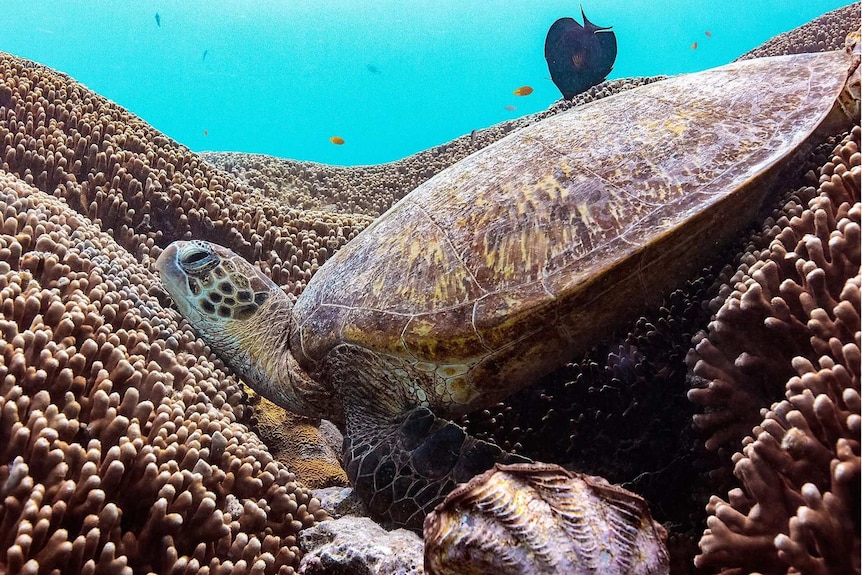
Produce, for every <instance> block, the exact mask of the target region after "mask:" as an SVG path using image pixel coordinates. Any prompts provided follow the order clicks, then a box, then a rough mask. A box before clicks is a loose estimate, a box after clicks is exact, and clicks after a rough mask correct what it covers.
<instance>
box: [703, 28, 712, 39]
mask: <svg viewBox="0 0 862 575" xmlns="http://www.w3.org/2000/svg"><path fill="white" fill-rule="evenodd" d="M704 34H706V37H707V38H712V32H710V31H709V30H707V31H706V32H704Z"/></svg>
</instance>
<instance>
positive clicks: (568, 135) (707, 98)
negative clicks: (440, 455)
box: [298, 52, 849, 411]
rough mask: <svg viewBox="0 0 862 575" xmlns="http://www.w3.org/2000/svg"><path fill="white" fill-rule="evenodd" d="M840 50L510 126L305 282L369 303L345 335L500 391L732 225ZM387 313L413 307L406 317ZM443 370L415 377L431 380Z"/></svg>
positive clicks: (579, 341) (842, 57) (334, 297)
mask: <svg viewBox="0 0 862 575" xmlns="http://www.w3.org/2000/svg"><path fill="white" fill-rule="evenodd" d="M848 64H849V56H847V55H846V54H843V53H841V52H832V53H821V54H804V55H792V56H786V57H776V58H769V59H762V60H750V61H746V62H740V63H738V64H733V65H730V66H725V67H721V68H717V69H714V70H709V71H706V72H701V73H698V74H692V75H687V76H679V77H674V78H670V79H668V80H665V81H662V82H657V83H654V84H650V85H647V86H643V87H640V88H637V89H635V90H632V91H631V92H628V93H621V94H617V95H615V96H611V97H609V98H606V99H603V100H600V101H596V102H592V103H590V104H586V105H583V106H580V107H577V108H573V109H572V110H569V111H567V112H564V113H561V114H558V115H556V116H553V117H551V118H548V119H546V120H543V121H542V122H539V123H536V124H533V125H531V126H528V127H526V128H523V129H521V130H518V131H516V132H513V133H512V134H510V135H509V136H507V137H505V138H503V139H501V140H499V141H497V142H495V143H493V144H491V145H489V146H487V147H486V148H484V149H482V150H480V151H479V152H477V153H475V154H473V155H471V156H469V157H467V158H465V159H463V160H461V161H460V162H458V163H457V164H456V165H454V166H452V167H450V168H448V169H446V170H444V171H443V172H440V173H439V174H437V175H436V176H435V177H434V178H432V179H431V180H428V181H427V182H425V183H424V184H422V185H420V186H419V187H418V188H417V189H415V190H414V191H413V192H411V193H410V194H409V195H408V196H406V197H405V198H404V199H403V200H402V201H401V202H399V203H398V204H396V205H395V206H394V207H393V208H392V209H391V210H390V211H389V212H387V213H386V214H384V215H383V216H381V218H380V219H378V220H377V221H376V222H375V223H374V224H372V225H371V226H370V227H369V228H367V229H366V230H365V231H364V232H362V234H360V236H358V237H357V238H356V239H355V240H353V241H352V242H350V243H349V244H348V245H346V246H345V247H344V248H342V249H341V250H339V251H338V252H337V253H336V254H335V255H334V256H333V258H331V259H330V260H329V261H328V262H327V263H326V265H324V266H323V267H321V269H320V270H319V271H318V273H317V275H316V276H315V278H314V280H313V281H312V282H310V283H309V287H308V290H311V291H314V290H317V291H318V292H319V293H318V294H312V295H311V297H312V298H315V297H317V298H318V300H319V301H320V302H326V303H332V304H335V305H346V306H351V307H355V308H362V309H364V310H367V311H368V314H378V315H379V316H380V317H379V318H378V320H377V321H376V323H375V322H372V321H371V319H370V318H369V319H367V321H368V322H371V323H374V325H375V327H374V329H373V330H371V331H369V332H367V333H366V332H365V331H364V330H363V329H359V326H358V325H357V326H348V325H345V329H344V330H343V334H344V338H345V341H346V342H347V343H353V344H356V345H357V346H359V347H364V348H365V349H367V350H369V351H371V352H372V353H377V352H382V353H384V354H385V353H390V352H391V353H398V352H397V349H398V348H399V346H401V342H403V343H404V345H403V346H402V347H404V348H405V349H407V350H409V354H407V355H400V356H399V358H397V359H398V361H408V362H412V363H416V362H430V363H435V364H446V363H460V364H470V365H472V366H473V367H472V368H471V371H470V373H469V374H467V376H466V378H467V380H468V381H469V382H470V385H472V386H474V387H475V388H476V389H475V390H474V391H476V390H478V393H473V394H471V396H473V397H480V398H482V399H483V400H485V399H490V398H488V397H486V396H485V391H486V390H491V389H492V388H493V390H494V393H493V394H492V395H496V396H498V397H499V396H500V395H505V394H506V393H507V392H510V391H512V390H513V389H515V388H517V387H519V386H523V385H524V384H525V382H528V381H533V380H535V378H536V377H538V375H540V374H541V373H543V372H545V371H547V370H549V369H551V368H553V366H555V365H559V363H560V359H559V358H560V356H561V355H562V354H569V353H572V352H574V351H576V350H578V349H583V348H585V347H586V346H588V345H590V343H591V342H593V341H595V338H596V337H600V335H601V334H606V333H608V332H609V331H610V330H611V329H612V328H613V327H616V326H617V325H618V324H619V322H620V321H622V320H623V319H624V318H625V317H627V316H628V315H630V314H632V313H635V312H636V311H637V310H638V309H642V308H643V306H644V305H649V304H651V303H654V302H655V299H656V298H657V297H660V296H658V295H657V294H660V293H662V292H663V291H664V290H668V289H670V288H671V287H672V286H673V285H675V284H676V283H677V282H679V281H680V280H681V279H682V278H684V277H686V276H687V274H689V273H691V272H692V271H693V270H695V269H696V268H698V267H699V266H700V265H702V263H703V261H702V260H703V258H704V257H705V255H704V254H709V253H711V252H713V251H714V249H715V246H716V245H722V244H723V243H724V242H726V241H728V240H730V239H731V238H732V237H734V236H735V235H737V234H738V233H739V231H740V230H741V229H742V228H743V227H744V226H745V225H746V224H747V222H748V221H749V220H750V218H751V217H753V215H754V214H755V213H756V212H757V210H758V208H759V205H760V203H761V201H762V199H763V197H764V196H765V194H766V192H767V190H768V186H766V185H765V184H766V181H767V178H768V177H772V176H773V175H775V174H776V173H777V172H778V167H779V166H780V165H781V164H782V162H783V161H784V160H786V159H787V158H789V157H790V156H791V155H792V153H793V152H795V151H796V149H797V148H798V147H799V146H800V145H801V144H802V143H803V142H805V140H806V139H807V138H808V137H809V136H810V135H811V134H812V133H813V132H814V130H815V129H816V128H817V127H818V126H820V125H821V123H823V121H824V119H825V118H826V117H827V114H828V113H829V112H830V110H831V109H832V107H833V105H834V103H835V101H836V99H837V97H838V94H839V93H840V92H841V90H842V88H843V86H844V84H845V80H846V76H847V66H848ZM304 297H305V294H303V296H302V297H300V301H299V302H298V308H299V309H300V312H299V313H300V315H301V313H302V306H301V303H302V299H303V298H304ZM470 304H475V310H474V314H473V316H472V317H470V315H469V314H468V313H467V311H466V310H467V309H468V308H469V305H470ZM456 308H457V309H459V310H460V311H459V312H458V314H457V315H458V319H453V318H454V316H453V315H452V313H451V312H449V311H446V310H451V309H456ZM392 314H404V315H405V316H415V317H416V319H415V320H411V322H410V325H408V330H407V332H409V333H407V332H405V330H404V329H403V327H404V323H403V322H402V321H401V320H400V319H399V320H397V321H396V320H394V319H392V318H393V317H394V316H393V315H392ZM360 316H362V314H360V315H358V316H357V317H360ZM362 317H364V316H362ZM350 321H352V320H349V321H348V323H350ZM348 332H349V334H348ZM476 333H478V334H479V336H478V339H477V337H476V335H475V334H476ZM489 350H490V352H491V353H489ZM386 361H394V360H392V359H391V358H390V359H387V360H386ZM417 371H419V370H417ZM422 373H425V372H422ZM429 382H430V380H429ZM444 383H445V382H441V381H439V380H434V382H433V385H432V387H431V388H425V389H426V391H429V392H430V391H432V390H433V391H434V392H435V393H434V394H433V395H435V396H437V397H441V396H440V394H439V393H437V387H438V385H440V384H444ZM454 395H455V394H446V395H445V397H453V396H454ZM432 404H434V405H437V406H438V407H439V406H441V405H442V406H443V407H447V406H448V405H449V404H447V402H446V400H444V401H443V402H442V404H436V403H435V402H434V401H432ZM465 407H466V406H458V407H457V408H456V409H454V411H461V410H462V408H465ZM473 407H475V406H473Z"/></svg>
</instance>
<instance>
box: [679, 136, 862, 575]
mask: <svg viewBox="0 0 862 575" xmlns="http://www.w3.org/2000/svg"><path fill="white" fill-rule="evenodd" d="M859 140H860V129H859V127H856V128H854V129H853V131H852V133H851V134H850V135H849V136H847V137H846V138H845V139H844V140H843V141H842V142H841V143H840V144H839V145H838V146H837V147H836V148H835V150H834V154H833V157H832V159H831V161H830V162H828V163H827V164H826V165H825V166H824V167H823V168H822V169H821V175H820V186H819V190H818V193H817V195H816V196H815V197H814V198H813V199H811V200H810V201H809V202H808V206H807V208H805V209H799V210H796V212H797V215H793V216H791V217H784V218H782V219H779V220H778V221H776V222H775V232H776V233H773V234H771V236H772V237H774V239H773V240H772V241H771V242H770V243H769V246H768V248H766V249H761V250H759V251H758V250H756V249H755V250H752V251H750V252H749V253H748V254H746V257H745V258H744V262H743V263H742V264H741V265H740V268H739V270H738V272H737V274H736V275H735V276H734V277H733V280H734V282H735V283H734V285H735V290H734V291H733V292H732V293H730V294H729V295H727V297H726V299H725V300H724V303H723V304H722V305H721V307H720V309H719V310H718V312H717V313H716V318H715V320H714V321H713V322H712V324H710V330H709V333H708V334H705V336H704V337H703V339H701V341H700V342H699V343H698V344H697V346H696V348H695V351H694V352H693V354H692V355H691V356H690V358H689V360H690V361H695V360H696V363H695V364H694V372H695V374H697V375H699V376H700V377H702V378H704V379H705V380H706V381H707V382H708V383H707V384H706V385H705V386H704V387H700V388H696V389H692V391H691V392H690V397H691V398H692V400H693V401H695V402H697V403H700V404H701V405H703V406H705V407H706V408H707V412H706V413H704V414H703V415H700V416H698V417H697V419H696V423H697V424H698V425H699V426H701V427H702V428H703V429H705V430H706V431H707V432H708V433H710V434H711V435H710V439H709V440H708V442H707V446H709V447H712V448H717V447H718V446H720V445H722V444H724V443H726V442H727V441H729V440H732V439H733V438H734V437H735V436H736V435H737V434H739V433H741V432H742V431H744V430H745V428H746V426H749V427H751V425H750V422H751V419H753V418H758V415H759V414H758V412H759V407H758V406H759V405H760V403H759V402H763V401H764V399H765V398H768V397H769V395H770V393H771V390H770V388H774V387H775V386H776V385H777V382H778V381H780V380H781V379H782V378H783V379H784V380H785V383H784V384H783V385H781V388H782V389H783V391H784V395H785V399H783V400H781V401H778V402H777V403H774V404H772V407H771V408H770V409H769V410H768V411H766V412H765V415H760V416H759V419H762V421H761V422H760V423H759V424H757V425H756V426H753V431H751V432H750V433H751V434H750V435H749V436H747V437H746V438H745V439H744V440H743V442H742V443H743V447H742V451H741V452H740V453H736V454H735V455H734V456H733V463H734V471H733V472H734V475H735V477H736V478H737V479H738V481H739V482H740V483H741V487H738V488H734V489H732V490H731V491H730V492H729V493H728V495H727V500H724V499H722V498H720V497H718V496H713V497H712V498H711V499H710V502H709V504H708V505H707V511H708V513H710V517H709V518H708V520H707V529H706V531H705V532H704V534H703V537H702V539H701V542H700V547H701V554H700V555H699V556H698V557H697V558H696V560H695V564H696V565H697V566H698V567H712V568H716V567H717V568H720V569H721V572H722V573H738V572H747V571H759V572H762V573H785V572H799V573H823V574H825V573H854V572H855V573H858V572H859V568H860V566H859V560H858V558H859V553H860V543H859V530H860V524H859V514H858V509H859V483H860V471H859V470H860V444H859V435H860V421H862V420H860V399H859V375H860V366H859V363H860V350H859V348H860V281H862V280H860V275H859V264H860V214H862V205H860V201H859V196H860V179H862V167H860V159H862V156H860V152H859ZM799 207H801V206H799ZM791 211H793V210H791ZM767 237H769V236H768V235H767ZM788 370H792V373H791V375H790V376H789V377H785V375H787V371H788ZM740 413H743V414H746V415H743V416H742V417H740V416H739V414H740ZM745 433H746V435H747V434H748V432H745Z"/></svg>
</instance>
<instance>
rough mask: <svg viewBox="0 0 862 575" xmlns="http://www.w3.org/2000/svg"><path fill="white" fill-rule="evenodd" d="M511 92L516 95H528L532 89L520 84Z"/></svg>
mask: <svg viewBox="0 0 862 575" xmlns="http://www.w3.org/2000/svg"><path fill="white" fill-rule="evenodd" d="M512 93H513V94H515V95H516V96H529V95H530V94H532V93H533V89H532V88H531V87H530V86H521V87H520V88H518V89H517V90H515V91H514V92H512Z"/></svg>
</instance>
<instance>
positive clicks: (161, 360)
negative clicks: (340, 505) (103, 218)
mask: <svg viewBox="0 0 862 575" xmlns="http://www.w3.org/2000/svg"><path fill="white" fill-rule="evenodd" d="M0 210H2V213H3V214H4V218H5V219H4V221H3V229H2V232H3V233H2V234H0V252H2V253H3V256H4V257H3V258H2V259H3V262H2V263H0V286H2V287H0V311H2V318H3V319H2V320H0V349H2V356H0V461H3V462H4V464H3V465H2V466H0V501H2V503H0V549H3V550H4V552H3V554H2V555H0V566H2V567H3V568H4V570H5V571H6V572H8V573H10V574H12V573H25V572H26V573H29V572H37V571H39V572H45V573H47V572H50V571H51V570H52V569H56V568H59V567H61V566H62V568H63V571H64V572H69V573H75V572H86V571H90V570H92V569H94V568H95V566H96V565H98V566H99V567H100V568H106V569H111V570H115V571H117V572H126V573H131V572H147V571H155V572H169V571H171V570H175V571H177V572H186V571H188V572H210V573H228V572H233V570H235V569H238V570H240V571H243V570H248V571H257V572H261V573H264V572H266V573H277V572H290V570H291V568H292V567H296V566H298V560H299V550H298V548H297V547H296V536H297V535H298V531H299V529H300V528H302V527H307V526H309V525H312V524H313V523H314V522H315V519H323V518H325V516H326V514H325V512H323V511H322V510H320V509H319V506H318V504H317V501H316V500H314V499H312V498H311V496H310V494H309V492H308V491H306V490H305V489H303V488H300V487H299V486H298V485H297V484H296V482H295V480H294V477H293V475H292V474H290V473H289V472H288V471H287V470H286V469H284V468H283V467H280V466H278V465H276V464H275V462H274V461H273V460H272V457H271V456H270V455H269V453H268V452H267V451H266V449H265V447H264V446H263V445H262V444H261V443H260V441H259V440H257V439H256V438H255V436H253V435H251V434H249V433H248V432H247V431H246V430H245V428H244V426H242V425H240V424H238V423H237V421H236V412H235V408H234V405H236V404H238V402H239V401H240V399H241V396H240V392H239V389H238V386H237V385H236V383H235V382H234V381H232V380H231V379H227V378H224V377H223V376H220V375H219V374H218V373H217V371H216V367H215V366H214V365H213V363H212V362H211V361H210V360H209V359H208V354H207V353H206V352H205V350H204V349H203V346H201V345H200V344H199V343H196V342H195V341H194V340H192V339H191V338H188V339H178V338H177V336H175V335H173V334H174V333H177V332H178V330H176V325H175V324H174V322H173V320H172V319H171V318H170V316H169V315H168V314H166V313H165V312H164V311H163V310H161V308H160V306H159V305H158V302H156V301H155V299H154V298H153V297H151V296H149V295H148V294H147V291H146V289H145V283H148V282H145V281H144V280H145V279H146V278H147V277H148V276H149V272H148V271H147V269H146V267H144V266H142V265H141V264H140V263H138V262H137V261H136V260H135V258H134V257H132V256H131V255H129V254H128V253H127V252H125V250H123V249H121V248H120V247H119V246H118V245H117V244H116V243H115V242H114V241H113V240H112V239H111V238H110V237H109V236H108V235H107V234H105V233H104V232H101V231H99V230H98V228H97V227H96V226H94V225H93V224H91V223H89V222H88V221H87V220H86V219H85V218H82V217H81V216H79V215H78V214H76V213H74V212H73V211H72V210H71V209H70V208H69V207H68V206H67V205H66V204H65V203H64V202H63V201H61V200H59V199H57V198H54V197H51V196H49V195H47V194H45V193H43V192H40V191H38V190H36V189H34V188H33V187H31V186H29V185H27V184H25V183H23V182H21V181H20V180H17V179H16V178H14V177H11V176H10V175H9V174H6V173H2V174H0ZM150 281H152V280H150ZM179 333H182V332H179ZM186 335H187V333H186Z"/></svg>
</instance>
